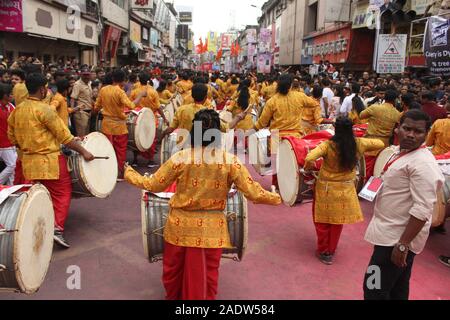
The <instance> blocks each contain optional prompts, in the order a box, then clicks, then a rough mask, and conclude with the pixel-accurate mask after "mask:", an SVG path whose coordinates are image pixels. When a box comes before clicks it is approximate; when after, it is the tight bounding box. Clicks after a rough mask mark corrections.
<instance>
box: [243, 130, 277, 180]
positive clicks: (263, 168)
mask: <svg viewBox="0 0 450 320" xmlns="http://www.w3.org/2000/svg"><path fill="white" fill-rule="evenodd" d="M270 137H271V133H270V130H268V129H263V130H260V131H258V132H256V133H255V134H252V135H251V136H250V137H249V138H248V139H249V141H248V148H249V155H250V158H249V159H250V163H251V164H252V165H253V168H255V170H256V172H257V173H258V174H260V175H261V176H266V175H272V174H273V173H274V172H273V170H272V157H271V154H270V143H271V140H270Z"/></svg>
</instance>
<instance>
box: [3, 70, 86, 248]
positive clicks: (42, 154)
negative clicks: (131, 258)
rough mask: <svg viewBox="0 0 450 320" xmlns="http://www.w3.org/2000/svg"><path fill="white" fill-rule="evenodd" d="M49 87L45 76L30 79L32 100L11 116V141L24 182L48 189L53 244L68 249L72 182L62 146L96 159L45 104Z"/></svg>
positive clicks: (9, 122) (30, 98) (38, 75)
mask: <svg viewBox="0 0 450 320" xmlns="http://www.w3.org/2000/svg"><path fill="white" fill-rule="evenodd" d="M46 84H47V80H46V79H45V78H44V76H43V75H41V74H38V73H32V74H30V75H28V77H27V79H26V86H27V91H28V92H29V97H28V98H27V99H26V100H25V101H24V102H22V103H21V105H20V107H19V108H16V109H15V110H14V111H13V112H12V113H11V115H10V117H9V119H8V139H9V140H10V141H11V143H12V144H13V145H15V146H16V147H17V148H18V150H20V153H19V154H20V161H21V167H22V168H23V169H22V170H23V175H24V177H25V179H26V180H28V181H32V182H33V183H35V182H39V183H41V184H43V185H44V186H45V187H46V188H47V189H48V191H49V193H50V196H51V198H52V203H53V210H54V214H55V230H54V240H55V242H56V243H58V244H59V245H61V246H63V247H64V248H69V247H70V245H69V243H68V242H67V241H66V240H65V239H64V236H63V232H64V226H65V222H66V220H67V217H68V214H69V207H70V200H71V196H72V179H71V177H70V174H69V172H68V170H67V160H66V158H65V156H64V155H63V154H61V144H63V145H65V146H66V147H68V148H69V149H72V150H74V151H76V152H78V153H79V154H80V155H81V156H82V157H83V158H84V160H86V161H92V160H94V156H93V155H92V154H91V153H90V152H89V151H87V150H86V149H84V148H83V147H82V146H81V145H80V144H79V143H77V142H76V140H75V138H74V137H73V136H72V135H71V134H70V131H69V128H67V126H66V125H65V123H64V122H63V121H62V120H61V119H60V118H59V117H58V115H57V113H56V112H55V110H54V109H53V108H52V107H50V105H48V104H47V103H45V102H44V99H45V97H46V95H47V87H46Z"/></svg>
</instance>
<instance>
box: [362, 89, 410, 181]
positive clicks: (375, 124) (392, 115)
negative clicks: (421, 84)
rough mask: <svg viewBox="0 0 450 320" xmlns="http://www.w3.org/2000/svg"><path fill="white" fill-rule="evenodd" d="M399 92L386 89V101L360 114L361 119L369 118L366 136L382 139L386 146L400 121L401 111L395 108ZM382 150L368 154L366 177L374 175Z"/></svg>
mask: <svg viewBox="0 0 450 320" xmlns="http://www.w3.org/2000/svg"><path fill="white" fill-rule="evenodd" d="M397 97H398V93H397V92H396V91H393V90H388V91H386V94H385V103H384V104H381V105H373V106H371V107H369V108H367V109H366V110H364V111H363V112H361V113H360V114H359V118H360V119H361V120H367V121H368V123H369V127H368V128H367V133H366V135H365V136H364V137H365V138H372V139H380V140H381V141H383V142H384V147H385V148H387V147H389V140H390V138H391V136H392V135H393V133H394V128H395V126H396V125H397V123H399V122H400V118H401V113H400V112H399V111H398V110H397V109H396V108H395V100H396V99H397ZM379 153H380V150H377V151H374V152H368V153H367V154H366V178H367V179H369V178H370V177H372V176H373V170H374V168H375V162H376V160H377V157H378V154H379Z"/></svg>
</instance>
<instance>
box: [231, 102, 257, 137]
mask: <svg viewBox="0 0 450 320" xmlns="http://www.w3.org/2000/svg"><path fill="white" fill-rule="evenodd" d="M227 110H228V111H230V112H231V113H232V114H233V118H234V117H236V116H237V115H238V114H240V113H242V112H244V111H245V110H242V108H241V107H239V105H238V104H237V102H235V101H232V102H231V103H230V105H229V106H228V107H227ZM253 126H254V123H253V117H252V115H251V114H247V115H246V116H245V118H244V119H243V120H241V121H239V123H238V124H237V125H236V127H235V129H241V130H245V131H247V130H251V129H253Z"/></svg>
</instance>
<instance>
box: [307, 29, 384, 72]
mask: <svg viewBox="0 0 450 320" xmlns="http://www.w3.org/2000/svg"><path fill="white" fill-rule="evenodd" d="M303 41H304V47H303V50H302V61H301V63H302V64H304V65H307V64H312V63H313V64H318V63H320V62H321V61H323V62H325V61H329V62H330V63H331V64H332V65H334V66H335V67H336V69H339V68H342V67H343V68H344V70H346V71H366V70H370V69H371V66H372V59H373V49H374V43H375V32H374V31H372V30H364V31H361V30H356V29H352V26H351V24H343V25H340V26H337V27H333V28H329V29H326V30H324V31H322V32H317V33H313V34H310V35H308V36H307V37H305V38H304V39H303Z"/></svg>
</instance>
